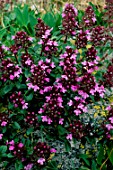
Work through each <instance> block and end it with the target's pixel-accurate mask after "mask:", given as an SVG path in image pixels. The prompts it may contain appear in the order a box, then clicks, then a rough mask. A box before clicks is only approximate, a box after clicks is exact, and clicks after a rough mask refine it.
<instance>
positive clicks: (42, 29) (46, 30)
mask: <svg viewBox="0 0 113 170" xmlns="http://www.w3.org/2000/svg"><path fill="white" fill-rule="evenodd" d="M37 21H38V24H36V26H35V31H36V37H38V38H43V36H44V35H45V36H46V35H47V34H48V36H50V32H51V31H50V27H49V26H47V25H46V24H45V23H44V22H43V20H42V19H41V18H38V19H37ZM48 36H47V38H48Z"/></svg>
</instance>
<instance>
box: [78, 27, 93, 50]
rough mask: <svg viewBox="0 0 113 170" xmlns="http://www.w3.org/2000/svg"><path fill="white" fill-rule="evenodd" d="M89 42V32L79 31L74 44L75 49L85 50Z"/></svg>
mask: <svg viewBox="0 0 113 170" xmlns="http://www.w3.org/2000/svg"><path fill="white" fill-rule="evenodd" d="M89 40H91V35H90V31H89V30H86V31H83V30H80V31H79V33H78V35H77V38H76V42H75V45H76V46H77V49H79V48H85V47H86V45H87V43H88V41H89Z"/></svg>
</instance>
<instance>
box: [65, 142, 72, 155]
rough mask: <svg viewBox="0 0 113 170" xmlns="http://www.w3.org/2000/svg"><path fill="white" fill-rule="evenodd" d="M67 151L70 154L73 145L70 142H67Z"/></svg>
mask: <svg viewBox="0 0 113 170" xmlns="http://www.w3.org/2000/svg"><path fill="white" fill-rule="evenodd" d="M65 150H66V152H69V151H70V150H71V144H70V143H69V142H68V141H66V142H65Z"/></svg>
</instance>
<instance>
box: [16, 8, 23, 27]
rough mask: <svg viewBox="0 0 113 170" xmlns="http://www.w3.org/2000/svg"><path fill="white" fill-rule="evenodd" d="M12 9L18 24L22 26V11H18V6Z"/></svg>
mask: <svg viewBox="0 0 113 170" xmlns="http://www.w3.org/2000/svg"><path fill="white" fill-rule="evenodd" d="M14 11H15V14H16V18H17V21H18V23H19V24H20V26H23V25H24V20H23V14H22V12H21V11H20V9H19V8H15V9H14Z"/></svg>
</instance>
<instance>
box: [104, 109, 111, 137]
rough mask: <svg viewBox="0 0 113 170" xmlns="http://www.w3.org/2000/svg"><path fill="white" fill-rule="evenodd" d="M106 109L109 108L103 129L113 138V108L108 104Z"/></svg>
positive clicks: (107, 135)
mask: <svg viewBox="0 0 113 170" xmlns="http://www.w3.org/2000/svg"><path fill="white" fill-rule="evenodd" d="M106 110H108V117H107V119H106V120H105V123H104V125H103V126H104V127H103V129H104V131H105V135H106V137H107V138H111V137H112V133H111V132H113V108H112V107H111V106H108V107H107V108H106Z"/></svg>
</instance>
